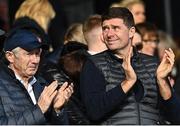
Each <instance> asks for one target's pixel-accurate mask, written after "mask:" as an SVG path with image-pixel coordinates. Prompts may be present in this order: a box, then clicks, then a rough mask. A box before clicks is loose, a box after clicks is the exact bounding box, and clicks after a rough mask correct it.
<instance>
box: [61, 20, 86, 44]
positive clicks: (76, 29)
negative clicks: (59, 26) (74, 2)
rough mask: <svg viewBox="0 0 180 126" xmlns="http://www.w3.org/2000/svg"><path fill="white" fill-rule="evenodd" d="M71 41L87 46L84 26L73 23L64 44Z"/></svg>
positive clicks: (66, 34)
mask: <svg viewBox="0 0 180 126" xmlns="http://www.w3.org/2000/svg"><path fill="white" fill-rule="evenodd" d="M71 41H76V42H80V43H83V44H87V43H86V41H85V39H84V34H83V24H81V23H73V24H71V25H70V26H69V28H68V29H67V31H66V33H65V36H64V44H66V43H68V42H71Z"/></svg>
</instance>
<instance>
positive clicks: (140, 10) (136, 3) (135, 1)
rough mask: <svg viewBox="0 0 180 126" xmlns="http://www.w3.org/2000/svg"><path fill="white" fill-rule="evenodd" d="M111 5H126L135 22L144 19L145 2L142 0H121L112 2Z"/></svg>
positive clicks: (143, 20)
mask: <svg viewBox="0 0 180 126" xmlns="http://www.w3.org/2000/svg"><path fill="white" fill-rule="evenodd" d="M111 7H126V8H128V9H129V10H130V11H131V13H132V14H133V17H134V21H135V24H138V23H143V22H145V21H146V15H145V4H144V2H143V1H142V0H121V1H120V2H117V3H113V4H112V5H111Z"/></svg>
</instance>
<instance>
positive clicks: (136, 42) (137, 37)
mask: <svg viewBox="0 0 180 126" xmlns="http://www.w3.org/2000/svg"><path fill="white" fill-rule="evenodd" d="M132 45H133V46H135V47H136V48H137V50H138V51H139V50H141V49H142V35H141V33H140V31H139V30H138V29H137V28H136V32H135V33H134V36H133V39H132Z"/></svg>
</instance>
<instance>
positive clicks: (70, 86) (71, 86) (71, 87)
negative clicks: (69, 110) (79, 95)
mask: <svg viewBox="0 0 180 126" xmlns="http://www.w3.org/2000/svg"><path fill="white" fill-rule="evenodd" d="M73 87H74V85H73V84H72V83H71V85H69V89H70V90H71V92H72V93H73V92H74V90H73Z"/></svg>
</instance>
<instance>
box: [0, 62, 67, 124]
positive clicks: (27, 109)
mask: <svg viewBox="0 0 180 126" xmlns="http://www.w3.org/2000/svg"><path fill="white" fill-rule="evenodd" d="M45 84H46V81H44V80H43V79H42V78H39V77H37V82H36V83H35V84H34V85H33V89H34V94H35V97H36V100H38V98H39V96H40V94H41V92H42V90H43V88H44V85H45ZM9 124H11V125H35V124H36V125H38V124H65V117H64V115H63V114H62V115H61V116H57V115H56V113H55V111H53V110H52V109H49V110H48V112H47V113H45V114H43V113H42V111H41V110H40V108H39V106H38V105H37V104H36V105H34V104H33V102H32V100H31V98H30V96H29V94H28V92H27V90H26V89H25V87H24V86H23V85H22V83H21V82H20V81H18V80H17V79H16V77H15V75H14V73H13V71H12V70H11V69H9V68H8V67H7V65H6V64H4V63H3V62H2V61H1V63H0V125H9Z"/></svg>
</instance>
